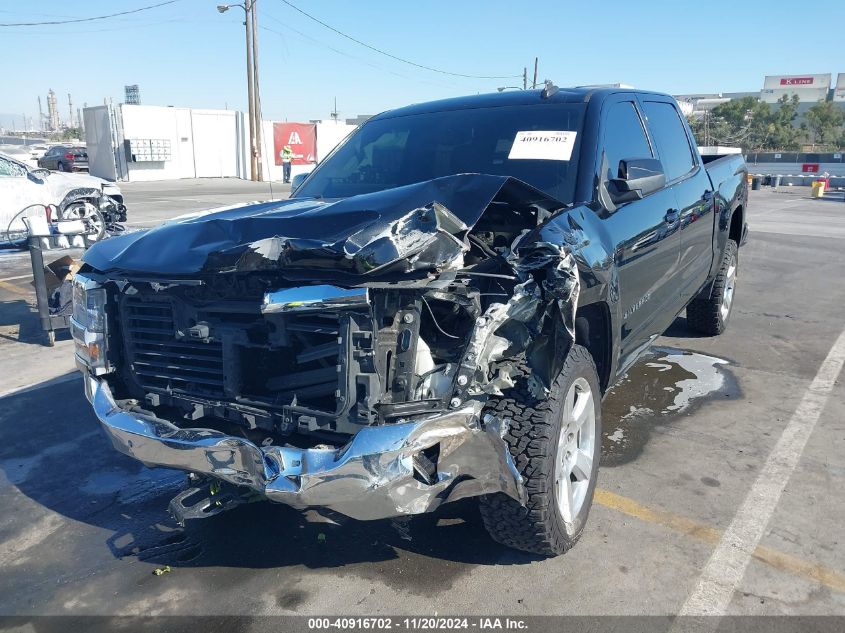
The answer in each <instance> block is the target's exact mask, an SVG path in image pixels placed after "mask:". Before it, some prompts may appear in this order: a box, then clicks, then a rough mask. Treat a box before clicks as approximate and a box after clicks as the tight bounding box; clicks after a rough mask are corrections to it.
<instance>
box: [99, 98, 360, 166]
mask: <svg viewBox="0 0 845 633" xmlns="http://www.w3.org/2000/svg"><path fill="white" fill-rule="evenodd" d="M83 117H84V120H85V140H86V144H87V147H88V164H89V170H90V173H91V174H92V175H93V176H98V177H100V178H104V179H106V180H111V181H121V182H139V181H149V180H172V179H179V178H243V179H248V178H249V177H250V161H249V130H248V123H247V118H246V117H245V115H244V113H243V112H238V111H234V110H206V109H196V108H173V107H162V106H146V105H132V104H127V103H123V104H119V105H102V106H96V107H93V108H85V110H84V112H83ZM355 127H356V126H354V125H349V124H347V123H345V122H343V121H337V120H333V119H330V120H327V121H322V120H320V121H308V122H304V123H288V122H284V123H282V122H276V121H263V122H262V128H261V129H262V143H261V145H262V151H261V154H262V160H263V179H264V180H282V169H283V168H282V161H281V156H280V151H281V149H282V148H283V147H284V146H285V145H290V146H291V147H292V153H293V162H292V167H291V174H292V175H296V174H297V173H307V172H310V171H311V170H312V169H314V166H315V165H316V164H317V162H319V161H320V160H322V159H323V158H324V157H325V156H326V155H328V153H329V152H331V150H332V149H334V148H335V146H336V145H337V144H338V143H339V142H340V141H341V140H343V139H344V138H346V136H348V135H349V133H350V132H351V131H352V130H354V129H355Z"/></svg>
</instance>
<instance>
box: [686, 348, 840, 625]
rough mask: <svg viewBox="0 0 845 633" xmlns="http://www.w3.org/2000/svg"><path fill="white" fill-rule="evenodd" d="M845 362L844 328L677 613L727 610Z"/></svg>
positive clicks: (715, 620) (710, 622) (709, 621)
mask: <svg viewBox="0 0 845 633" xmlns="http://www.w3.org/2000/svg"><path fill="white" fill-rule="evenodd" d="M843 363H845V331H843V332H842V333H841V334H840V335H839V338H837V339H836V342H835V343H834V344H833V347H832V348H831V349H830V352H828V354H827V358H825V359H824V362H823V363H822V365H821V367H819V370H818V372H817V373H816V376H815V377H814V378H813V382H812V383H810V386H809V387H808V388H807V391H806V392H805V393H804V397H803V398H802V399H801V402H800V403H799V404H798V408H797V409H795V413H793V414H792V417H791V418H790V420H789V423H788V424H787V425H786V428H785V429H784V430H783V433H781V436H780V439H778V442H777V444H776V445H775V447H774V449H772V452H771V453H770V454H769V457H768V459H766V463H765V464H764V465H763V469H762V470H761V471H760V474H759V475H758V477H757V480H756V481H755V482H754V485H753V486H752V487H751V490H749V491H748V495H747V496H746V497H745V501H743V503H742V505H741V506H740V508H739V511H738V512H737V513H736V515H735V516H734V518H733V521H731V524H730V525H729V526H728V529H727V530H725V532H724V534H723V535H722V539H721V540H720V541H719V545H718V546H717V547H716V550H715V551H714V552H713V554H712V555H711V556H710V560H709V561H708V562H707V565H706V566H705V567H704V571H702V573H701V576H700V577H699V581H698V585H697V586H696V588H695V590H694V591H693V592H692V593H691V594H690V595H689V597H688V598H687V600H686V602H685V603H684V605H683V607H681V610H680V612H679V614H678V615H682V616H708V615H717V616H718V615H723V614H724V613H725V611H726V609H727V607H728V605H729V604H730V601H731V598H732V596H733V592H734V590H735V589H736V588H737V587H738V586H739V583H740V582H741V581H742V577H743V575H744V574H745V569H746V567H747V566H748V562H749V561H750V560H751V556H752V554H753V553H754V550H755V549H756V547H757V545H758V544H759V542H760V539H761V538H762V537H763V533H764V532H765V530H766V526H767V525H768V524H769V520H770V519H771V517H772V514H773V513H774V511H775V508H776V507H777V504H778V501H779V500H780V497H781V495H782V494H783V490H784V488H785V487H786V484H787V482H788V481H789V478H790V476H791V475H792V473H793V471H794V470H795V466H796V465H797V464H798V460H799V459H800V457H801V453H802V452H803V451H804V447H805V446H806V445H807V440H808V439H809V437H810V434H811V433H812V432H813V428H814V427H815V426H816V423H817V422H818V420H819V417H821V414H822V412H823V411H824V407H825V404H827V399H828V396H830V392H831V391H832V390H833V386H834V384H835V383H836V378H837V376H838V375H839V372H840V371H841V370H842V365H843ZM698 623H699V624H701V625H704V627H703V628H708V627H709V626H710V625H712V627H713V628H714V629H715V627H716V626H718V618H708V619H707V621H698Z"/></svg>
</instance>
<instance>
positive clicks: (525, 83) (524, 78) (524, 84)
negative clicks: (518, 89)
mask: <svg viewBox="0 0 845 633" xmlns="http://www.w3.org/2000/svg"><path fill="white" fill-rule="evenodd" d="M522 89H523V90H528V67H527V66H523V67H522Z"/></svg>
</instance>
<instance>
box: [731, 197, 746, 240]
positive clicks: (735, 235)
mask: <svg viewBox="0 0 845 633" xmlns="http://www.w3.org/2000/svg"><path fill="white" fill-rule="evenodd" d="M743 213H744V212H743V210H742V207H737V208H736V209H734V212H733V215H731V230H730V232H729V233H728V239H731V240H733V241H734V242H736V243H737V246H739V243H740V242H741V241H742V226H743V217H742V216H743Z"/></svg>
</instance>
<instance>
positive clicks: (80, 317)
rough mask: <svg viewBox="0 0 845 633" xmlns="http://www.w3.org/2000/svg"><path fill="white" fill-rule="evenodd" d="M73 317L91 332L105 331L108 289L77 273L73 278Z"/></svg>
mask: <svg viewBox="0 0 845 633" xmlns="http://www.w3.org/2000/svg"><path fill="white" fill-rule="evenodd" d="M73 318H74V320H75V321H76V322H77V323H78V324H79V325H80V326H81V327H82V328H83V329H85V330H88V331H89V332H105V327H106V289H105V288H102V287H100V286H98V285H97V284H96V282H94V281H92V280H90V279H88V278H86V277H83V276H82V275H76V276H75V277H74V279H73Z"/></svg>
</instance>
